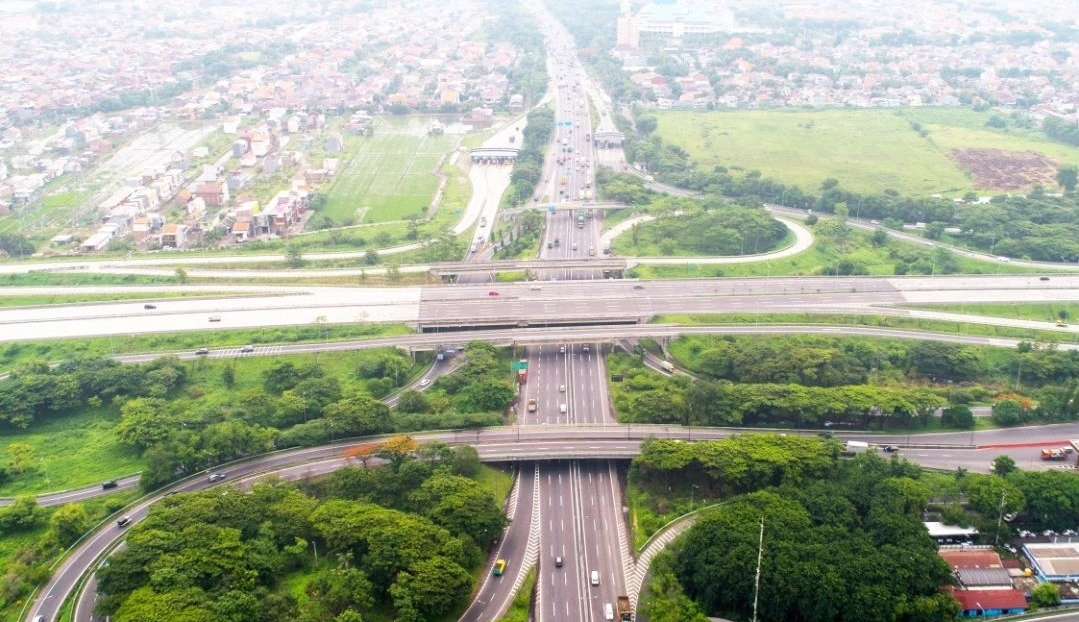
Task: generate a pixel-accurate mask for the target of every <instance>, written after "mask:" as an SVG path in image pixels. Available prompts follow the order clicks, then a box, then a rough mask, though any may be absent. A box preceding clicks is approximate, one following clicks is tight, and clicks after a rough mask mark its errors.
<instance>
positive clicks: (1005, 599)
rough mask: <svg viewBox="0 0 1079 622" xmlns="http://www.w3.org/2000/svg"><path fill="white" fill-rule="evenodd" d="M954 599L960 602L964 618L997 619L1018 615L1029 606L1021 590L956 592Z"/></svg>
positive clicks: (953, 595)
mask: <svg viewBox="0 0 1079 622" xmlns="http://www.w3.org/2000/svg"><path fill="white" fill-rule="evenodd" d="M952 597H953V598H955V600H957V601H958V602H959V608H960V609H961V610H962V613H961V615H962V616H963V617H964V618H995V617H998V616H1004V615H1018V614H1021V613H1023V612H1025V611H1026V610H1027V609H1028V608H1029V605H1028V604H1027V597H1026V596H1025V595H1023V593H1022V592H1020V591H1019V590H954V591H953V592H952Z"/></svg>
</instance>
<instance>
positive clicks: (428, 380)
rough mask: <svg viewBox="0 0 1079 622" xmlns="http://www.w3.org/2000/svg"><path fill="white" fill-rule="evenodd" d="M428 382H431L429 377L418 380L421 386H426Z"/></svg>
mask: <svg viewBox="0 0 1079 622" xmlns="http://www.w3.org/2000/svg"><path fill="white" fill-rule="evenodd" d="M429 384H431V379H430V378H424V379H423V380H420V386H421V387H426V386H427V385H429Z"/></svg>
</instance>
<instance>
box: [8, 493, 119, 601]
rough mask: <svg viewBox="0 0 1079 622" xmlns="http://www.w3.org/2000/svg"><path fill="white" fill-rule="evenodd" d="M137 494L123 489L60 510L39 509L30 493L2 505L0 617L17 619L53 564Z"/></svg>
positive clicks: (46, 576)
mask: <svg viewBox="0 0 1079 622" xmlns="http://www.w3.org/2000/svg"><path fill="white" fill-rule="evenodd" d="M135 494H136V493H133V492H123V493H118V494H116V495H111V496H109V497H106V498H102V499H96V500H92V501H85V502H82V503H70V504H67V505H64V506H61V507H58V508H43V507H39V506H38V505H37V504H36V503H35V502H34V500H33V499H32V498H30V497H25V498H20V499H18V500H17V501H16V502H15V503H14V504H13V505H10V506H7V507H3V508H0V569H2V570H0V573H2V575H0V586H2V587H0V620H2V621H3V622H18V621H19V620H20V618H19V613H20V608H21V606H22V603H23V600H24V599H25V598H26V596H27V595H29V594H30V592H31V591H32V590H33V589H34V587H36V586H37V585H40V584H41V583H42V582H43V581H44V580H45V579H47V578H48V577H49V574H50V572H51V571H50V569H49V566H50V565H51V564H52V563H53V562H54V561H55V560H56V559H57V558H59V557H60V556H61V555H62V554H63V552H64V551H65V550H66V549H67V548H68V547H69V546H71V545H72V544H74V543H75V542H76V541H77V540H78V539H79V538H80V537H82V535H83V534H84V533H86V532H87V531H89V530H90V529H91V528H93V527H94V526H95V525H97V524H98V523H100V522H101V521H102V520H104V519H105V518H106V517H108V516H109V515H110V514H112V513H113V512H115V511H117V510H119V509H120V508H122V507H123V506H124V505H125V504H127V503H128V502H129V501H131V500H132V499H134V497H135Z"/></svg>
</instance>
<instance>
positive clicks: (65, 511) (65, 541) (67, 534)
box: [49, 503, 92, 547]
mask: <svg viewBox="0 0 1079 622" xmlns="http://www.w3.org/2000/svg"><path fill="white" fill-rule="evenodd" d="M91 525H92V523H91V522H90V515H89V514H87V512H86V508H85V507H83V505H82V504H81V503H70V504H68V505H63V506H60V507H59V508H57V510H56V511H55V512H53V515H52V517H51V518H49V527H50V528H51V529H52V533H53V534H54V535H55V536H56V541H57V542H58V543H59V544H60V546H62V547H68V546H71V545H72V544H73V543H74V542H75V541H76V540H78V539H79V538H81V537H82V534H84V533H86V531H87V530H88V529H89V528H90V527H91Z"/></svg>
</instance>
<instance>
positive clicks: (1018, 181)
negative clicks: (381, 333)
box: [952, 149, 1057, 190]
mask: <svg viewBox="0 0 1079 622" xmlns="http://www.w3.org/2000/svg"><path fill="white" fill-rule="evenodd" d="M952 158H954V159H955V161H956V162H957V163H958V164H959V167H960V168H962V169H963V171H964V172H966V173H968V174H969V175H970V176H971V177H973V178H974V185H975V186H976V187H978V188H985V189H991V190H1022V189H1025V188H1029V187H1031V186H1033V185H1035V184H1041V185H1043V186H1046V187H1053V186H1055V185H1056V172H1057V162H1056V161H1054V160H1051V159H1049V158H1047V157H1045V156H1044V155H1042V154H1040V153H1036V152H1034V151H1004V150H1002V149H953V150H952Z"/></svg>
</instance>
